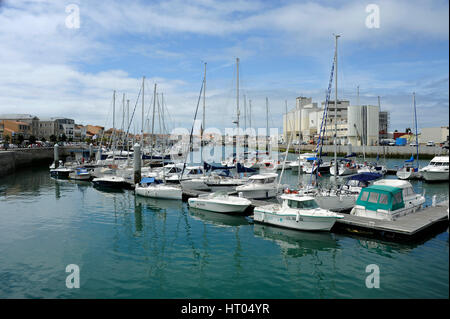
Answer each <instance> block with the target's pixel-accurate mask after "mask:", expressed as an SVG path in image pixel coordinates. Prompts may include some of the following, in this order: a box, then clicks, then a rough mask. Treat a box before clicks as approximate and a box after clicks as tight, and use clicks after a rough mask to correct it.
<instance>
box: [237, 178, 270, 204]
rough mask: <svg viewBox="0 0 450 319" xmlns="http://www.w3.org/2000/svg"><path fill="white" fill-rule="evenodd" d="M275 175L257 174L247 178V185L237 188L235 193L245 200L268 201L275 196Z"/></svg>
mask: <svg viewBox="0 0 450 319" xmlns="http://www.w3.org/2000/svg"><path fill="white" fill-rule="evenodd" d="M277 177H278V174H276V173H268V174H257V175H253V176H250V177H249V181H248V183H246V184H244V185H241V186H237V187H236V191H237V192H238V193H242V196H243V197H245V198H252V199H268V198H273V197H275V196H277V182H276V181H277Z"/></svg>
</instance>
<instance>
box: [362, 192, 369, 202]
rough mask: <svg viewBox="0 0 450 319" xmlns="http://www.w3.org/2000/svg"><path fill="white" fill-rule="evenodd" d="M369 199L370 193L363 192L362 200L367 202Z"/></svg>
mask: <svg viewBox="0 0 450 319" xmlns="http://www.w3.org/2000/svg"><path fill="white" fill-rule="evenodd" d="M367 197H369V192H363V193H362V195H361V200H362V201H363V202H365V201H367Z"/></svg>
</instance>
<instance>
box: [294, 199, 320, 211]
mask: <svg viewBox="0 0 450 319" xmlns="http://www.w3.org/2000/svg"><path fill="white" fill-rule="evenodd" d="M288 206H289V207H290V208H297V209H314V208H319V205H317V203H316V201H315V200H314V199H310V200H304V201H297V200H288Z"/></svg>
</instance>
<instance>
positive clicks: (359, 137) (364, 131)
mask: <svg viewBox="0 0 450 319" xmlns="http://www.w3.org/2000/svg"><path fill="white" fill-rule="evenodd" d="M379 133H380V107H379V106H377V105H361V106H358V105H351V106H349V107H348V133H347V135H348V142H349V143H350V144H352V145H357V146H361V145H362V143H364V145H368V146H372V145H378V140H379Z"/></svg>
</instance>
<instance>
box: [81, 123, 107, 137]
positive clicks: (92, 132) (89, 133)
mask: <svg viewBox="0 0 450 319" xmlns="http://www.w3.org/2000/svg"><path fill="white" fill-rule="evenodd" d="M85 127H86V137H87V138H91V139H93V140H96V139H100V138H101V137H102V135H103V132H104V130H105V128H104V127H103V126H98V125H86V126H85Z"/></svg>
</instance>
